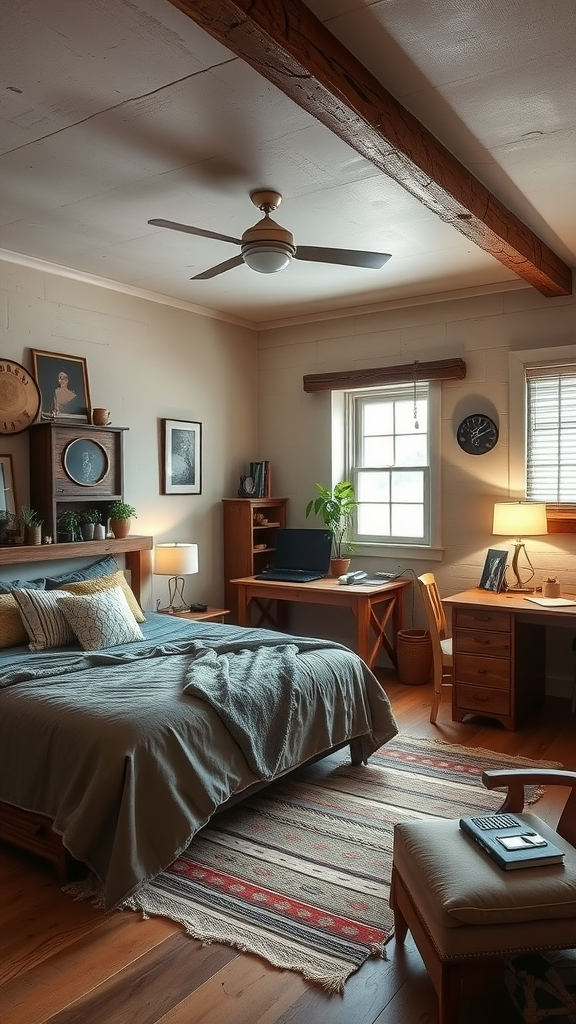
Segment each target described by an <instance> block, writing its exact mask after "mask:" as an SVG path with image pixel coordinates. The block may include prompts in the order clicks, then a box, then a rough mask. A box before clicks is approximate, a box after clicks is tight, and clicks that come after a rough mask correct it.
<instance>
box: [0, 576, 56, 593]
mask: <svg viewBox="0 0 576 1024" xmlns="http://www.w3.org/2000/svg"><path fill="white" fill-rule="evenodd" d="M45 588H46V580H44V579H41V580H4V581H2V580H0V594H11V593H12V591H13V590H44V589H45Z"/></svg>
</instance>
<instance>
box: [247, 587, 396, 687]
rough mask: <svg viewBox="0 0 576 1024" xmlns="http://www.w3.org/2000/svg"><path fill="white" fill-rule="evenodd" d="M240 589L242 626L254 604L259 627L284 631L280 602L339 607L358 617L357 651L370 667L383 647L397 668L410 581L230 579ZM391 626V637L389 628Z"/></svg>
mask: <svg viewBox="0 0 576 1024" xmlns="http://www.w3.org/2000/svg"><path fill="white" fill-rule="evenodd" d="M230 582H231V583H234V584H235V585H236V586H237V588H238V620H239V624H240V625H241V626H248V625H250V617H251V616H250V613H251V610H252V609H251V607H250V606H251V605H252V604H254V607H255V608H256V609H257V612H258V614H259V618H258V621H257V622H256V623H254V624H255V625H256V626H266V625H269V626H271V627H272V628H273V629H280V628H281V623H280V624H279V622H278V619H279V614H278V610H277V608H276V604H275V603H276V602H283V601H292V602H293V603H296V604H325V605H339V606H341V607H342V606H345V607H346V608H350V609H351V611H352V612H353V613H354V616H355V618H356V651H357V653H358V654H359V655H360V657H361V658H362V660H363V661H365V662H366V664H367V665H369V666H370V668H373V667H374V664H375V662H376V656H377V654H378V651H379V649H380V647H381V646H382V647H383V648H384V650H385V651H386V653H387V654H388V656H389V658H390V660H391V661H392V664H393V665H394V666H395V667H397V660H396V634H397V633H398V630H399V629H402V622H403V615H402V600H401V599H400V600H399V598H401V595H402V590H403V589H404V587H407V586H410V580H403V579H398V580H393V581H392V582H390V583H384V584H382V585H381V586H376V587H373V586H361V585H360V586H349V587H346V586H342V585H341V584H340V583H338V581H337V580H335V579H332V578H325V579H321V580H313V581H312V582H311V583H277V582H276V581H272V580H257V579H256V578H255V577H254V576H245V577H243V578H242V579H237V580H230ZM390 623H391V625H392V629H391V636H390V637H388V636H387V635H386V629H387V627H388V625H389V624H390Z"/></svg>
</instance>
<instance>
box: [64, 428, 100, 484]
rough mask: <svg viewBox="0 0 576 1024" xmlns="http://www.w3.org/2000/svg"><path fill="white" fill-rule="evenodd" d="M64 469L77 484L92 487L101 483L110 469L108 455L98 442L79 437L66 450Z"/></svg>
mask: <svg viewBox="0 0 576 1024" xmlns="http://www.w3.org/2000/svg"><path fill="white" fill-rule="evenodd" d="M63 462H64V469H65V471H66V473H67V474H68V476H69V477H70V479H71V480H73V481H74V483H75V484H80V485H81V486H82V487H91V486H92V485H93V484H98V483H100V481H101V480H104V478H105V476H106V475H107V473H108V470H109V469H110V461H109V459H108V453H107V451H106V450H105V448H103V447H102V445H101V444H99V443H98V441H92V440H91V439H90V438H87V437H77V438H75V439H74V440H73V441H70V444H68V445H67V446H66V448H65V449H64V458H63Z"/></svg>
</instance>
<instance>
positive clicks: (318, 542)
mask: <svg viewBox="0 0 576 1024" xmlns="http://www.w3.org/2000/svg"><path fill="white" fill-rule="evenodd" d="M331 552H332V531H331V530H287V529H279V530H278V532H277V534H276V551H275V553H274V564H273V565H272V566H271V567H270V568H268V569H265V570H264V571H263V572H260V573H258V574H257V575H256V576H255V579H257V580H274V581H276V582H279V583H310V582H311V581H312V580H321V579H322V577H323V576H327V575H328V570H329V568H330V555H331Z"/></svg>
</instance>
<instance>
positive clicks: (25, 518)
mask: <svg viewBox="0 0 576 1024" xmlns="http://www.w3.org/2000/svg"><path fill="white" fill-rule="evenodd" d="M18 521H19V523H20V525H21V526H23V527H24V538H25V542H26V544H41V543H42V523H43V520H42V519H40V517H39V515H38V513H37V512H35V511H34V509H33V508H30V505H22V508H21V509H20V512H19V513H18Z"/></svg>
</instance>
